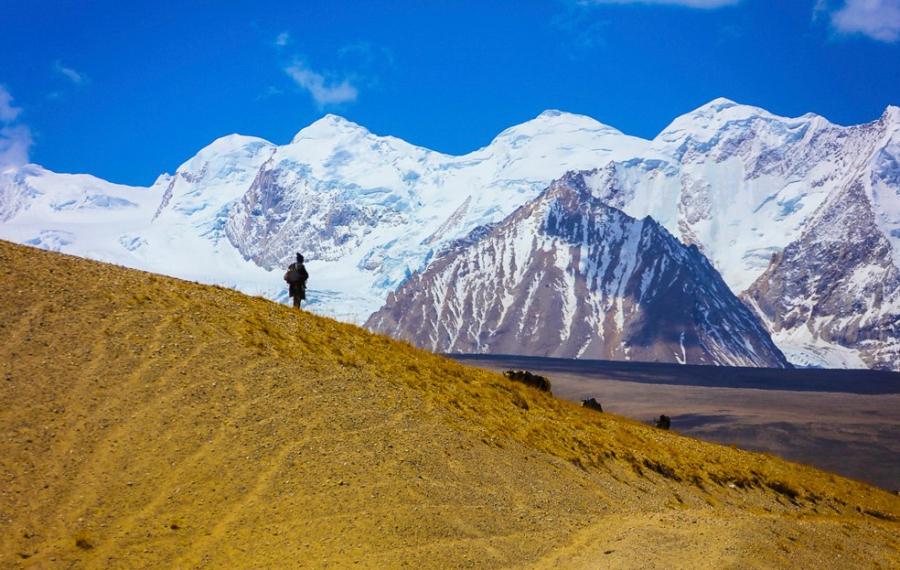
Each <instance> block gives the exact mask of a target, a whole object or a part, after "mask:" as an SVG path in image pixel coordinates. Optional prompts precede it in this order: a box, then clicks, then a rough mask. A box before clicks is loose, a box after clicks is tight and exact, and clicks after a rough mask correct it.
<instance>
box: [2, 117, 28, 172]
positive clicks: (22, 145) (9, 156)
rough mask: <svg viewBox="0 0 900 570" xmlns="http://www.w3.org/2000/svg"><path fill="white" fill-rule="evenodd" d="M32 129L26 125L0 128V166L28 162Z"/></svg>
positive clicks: (18, 164) (20, 164)
mask: <svg viewBox="0 0 900 570" xmlns="http://www.w3.org/2000/svg"><path fill="white" fill-rule="evenodd" d="M31 143H32V140H31V129H29V128H28V127H26V126H25V125H12V126H9V127H2V128H0V168H5V167H8V166H22V165H23V164H27V163H28V151H29V149H31Z"/></svg>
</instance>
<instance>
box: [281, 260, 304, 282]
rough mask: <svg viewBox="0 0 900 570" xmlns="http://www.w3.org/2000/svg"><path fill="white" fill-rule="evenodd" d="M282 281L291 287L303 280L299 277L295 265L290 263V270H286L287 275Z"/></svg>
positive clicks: (298, 271)
mask: <svg viewBox="0 0 900 570" xmlns="http://www.w3.org/2000/svg"><path fill="white" fill-rule="evenodd" d="M284 280H285V281H287V282H288V283H289V284H291V285H293V284H294V283H300V281H302V280H303V277H302V276H301V275H300V270H299V269H297V265H296V264H294V263H292V264H291V266H290V268H288V270H287V273H285V274H284Z"/></svg>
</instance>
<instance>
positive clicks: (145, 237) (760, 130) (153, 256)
mask: <svg viewBox="0 0 900 570" xmlns="http://www.w3.org/2000/svg"><path fill="white" fill-rule="evenodd" d="M898 125H900V111H898V109H897V108H896V107H889V108H888V109H887V110H886V111H885V113H884V115H883V116H882V117H881V118H880V119H878V120H876V121H874V122H872V123H868V124H864V125H856V126H850V127H842V126H838V125H834V124H832V123H830V122H828V121H827V120H825V119H824V118H822V117H819V116H816V115H812V114H807V115H804V116H802V117H798V118H785V117H779V116H776V115H773V114H771V113H769V112H767V111H765V110H763V109H759V108H756V107H751V106H746V105H739V104H736V103H734V102H732V101H729V100H727V99H716V100H714V101H712V102H710V103H708V104H706V105H704V106H702V107H700V108H699V109H697V110H695V111H693V112H691V113H688V114H686V115H683V116H682V117H679V118H678V119H676V120H675V121H673V123H672V124H671V125H670V126H669V127H667V128H666V129H664V130H663V132H661V133H660V135H658V136H657V137H655V138H654V139H653V140H644V139H640V138H636V137H631V136H628V135H625V134H623V133H621V132H620V131H617V130H616V129H614V128H612V127H609V126H606V125H603V124H601V123H599V122H597V121H595V120H593V119H591V118H589V117H585V116H580V115H572V114H568V113H563V112H559V111H547V112H544V113H542V114H541V115H540V116H538V117H536V118H535V119H533V120H531V121H528V122H526V123H523V124H521V125H517V126H515V127H511V128H510V129H507V130H506V131H504V132H503V133H501V134H500V135H498V136H497V137H495V139H494V140H493V141H491V143H490V144H488V145H487V146H485V147H484V148H481V149H478V150H476V151H473V152H471V153H468V154H466V155H463V156H449V155H445V154H442V153H438V152H434V151H431V150H428V149H424V148H421V147H416V146H414V145H411V144H409V143H406V142H405V141H402V140H400V139H397V138H395V137H389V136H378V135H375V134H373V133H371V132H369V131H368V130H366V129H365V128H363V127H361V126H359V125H356V124H354V123H352V122H350V121H347V120H346V119H343V118H340V117H337V116H334V115H327V116H325V117H323V118H322V119H320V120H319V121H316V122H315V123H313V124H312V125H310V126H309V127H306V128H305V129H303V130H301V131H300V132H299V133H298V134H297V136H296V137H294V139H293V140H292V141H291V142H290V143H288V144H286V145H275V144H272V143H269V142H267V141H265V140H263V139H259V138H255V137H245V136H240V135H231V136H228V137H223V138H221V139H218V140H217V141H215V142H214V143H212V144H211V145H209V146H208V147H206V148H205V149H203V150H202V151H201V152H200V153H198V154H197V155H196V156H195V157H193V158H192V159H191V160H189V161H187V162H185V163H184V164H183V165H181V166H180V167H179V168H178V169H177V170H176V172H175V173H174V174H173V175H171V176H169V175H164V176H161V177H160V178H159V180H157V182H156V183H155V184H154V185H153V186H151V187H150V188H134V187H126V186H121V185H114V184H110V183H107V182H105V181H102V180H99V179H96V178H93V177H90V176H86V175H65V174H56V173H52V172H49V171H47V170H45V169H42V168H40V167H39V166H36V165H28V166H25V167H23V168H21V169H15V170H8V171H5V172H3V173H0V237H2V238H5V239H10V240H12V241H17V242H20V243H29V244H32V245H37V246H39V247H44V248H47V249H56V250H60V251H65V252H69V253H74V254H78V255H83V256H87V257H92V258H95V259H101V260H104V261H112V262H115V263H119V264H122V265H126V266H130V267H136V268H140V269H147V270H151V271H157V272H161V273H166V274H171V275H175V276H178V277H183V278H188V279H194V280H198V281H202V282H207V283H216V284H221V285H226V286H230V287H236V288H239V289H241V290H243V291H246V292H249V293H253V294H261V295H265V296H267V297H270V298H276V299H277V298H282V299H283V298H284V295H285V293H284V289H283V287H282V283H281V281H280V271H279V269H278V268H280V267H281V266H282V265H283V264H284V263H285V262H286V261H287V259H288V258H290V257H291V256H292V254H293V252H294V251H296V250H301V251H303V252H304V253H307V257H308V259H310V260H311V262H310V270H311V274H312V275H313V279H312V281H311V283H310V287H311V290H310V308H311V309H312V310H315V311H318V312H321V313H323V314H329V315H333V316H337V317H339V318H342V319H344V320H348V321H353V322H363V321H365V320H366V319H367V318H368V316H369V315H370V314H371V313H372V312H374V311H375V310H377V309H378V308H379V307H380V306H381V305H382V304H383V303H384V301H385V299H386V298H387V295H388V293H389V292H391V291H393V290H395V289H396V288H397V287H398V286H400V285H401V284H402V283H404V281H405V280H407V279H408V278H409V277H410V276H411V275H413V274H414V273H416V272H418V271H423V270H425V269H426V268H427V267H428V265H429V263H430V262H431V260H432V259H434V257H435V256H436V255H439V254H440V252H441V251H442V250H443V249H445V248H446V247H447V246H448V245H449V244H451V243H453V242H454V240H458V239H460V238H462V237H464V236H466V235H468V234H469V233H470V232H471V231H472V230H473V229H475V228H477V227H479V226H482V225H489V224H492V223H496V222H497V221H499V220H502V219H503V218H505V217H506V216H508V215H509V214H510V213H511V212H512V211H514V210H515V209H516V208H517V207H519V206H521V205H522V204H524V203H526V202H528V201H529V200H532V199H533V198H535V197H536V196H537V195H538V194H539V193H540V192H541V191H542V190H543V189H544V188H546V187H547V185H548V184H549V183H550V182H551V181H552V180H554V179H556V178H559V177H561V176H562V175H563V174H565V173H566V172H570V171H577V172H582V173H583V174H582V175H583V176H584V177H585V181H586V184H587V185H588V186H589V187H590V188H591V189H592V193H593V194H594V195H595V196H596V197H598V198H599V199H601V200H603V201H605V202H607V203H608V204H610V205H611V206H613V207H615V208H618V209H621V210H622V211H624V212H625V213H626V214H628V215H630V216H632V217H635V218H643V217H645V216H648V215H649V216H651V217H652V218H653V219H655V220H657V221H658V222H659V223H660V224H661V225H662V226H663V227H665V228H666V229H667V230H668V231H669V232H671V233H672V234H673V235H674V236H675V237H677V238H678V239H679V240H681V241H682V242H684V243H686V244H693V245H696V246H697V247H698V248H699V249H700V251H701V252H703V253H704V254H705V255H706V256H707V257H708V258H709V259H710V261H711V262H712V264H713V265H714V266H715V267H716V269H717V270H719V271H720V272H721V273H722V276H723V278H724V279H725V281H726V283H727V284H728V285H729V287H730V288H731V289H732V291H733V292H735V293H741V292H743V291H745V290H747V291H749V290H750V289H752V286H754V283H755V282H756V281H757V280H758V279H760V278H761V276H762V275H763V274H764V273H765V272H766V270H767V268H768V266H769V263H770V261H771V260H772V258H773V255H776V254H780V253H781V252H782V251H784V250H785V249H786V248H788V247H789V246H790V245H791V244H793V243H794V242H796V241H797V240H801V236H803V235H807V236H808V235H810V232H812V230H811V229H810V228H812V226H813V225H814V222H813V221H812V220H814V218H815V216H814V215H815V213H816V212H817V211H819V210H820V208H823V207H826V204H827V203H832V200H833V199H834V198H835V197H836V196H838V195H843V194H842V192H844V191H845V189H846V188H847V187H848V186H849V185H853V184H855V183H858V184H859V185H860V188H861V192H856V193H851V194H846V195H847V196H849V198H850V199H853V200H858V201H859V204H857V205H858V206H859V208H862V210H863V211H865V212H868V214H866V215H864V216H862V217H860V218H859V219H860V220H865V223H867V224H869V225H870V226H871V228H870V229H871V231H872V232H875V233H876V234H877V236H880V238H878V239H879V240H883V241H884V243H885V244H886V246H885V247H884V248H881V249H879V251H880V252H881V254H880V255H881V257H880V258H879V260H878V261H877V262H876V264H878V265H879V266H885V267H889V266H893V267H895V268H896V267H898V266H900V253H898V252H900V194H898V193H900V166H898V164H900V159H898V157H900V145H898V142H897V140H898V134H897V133H898V129H900V127H898ZM873 235H874V234H873ZM804 243H807V244H811V243H812V242H810V241H809V240H808V239H807V240H805V241H804ZM810 257H811V256H810V255H809V254H808V252H807V254H806V255H796V256H792V257H789V259H791V260H792V261H790V263H792V264H798V263H803V262H804V261H805V260H807V259H810ZM824 261H825V262H828V260H824ZM833 262H834V263H835V264H838V265H839V264H840V261H839V260H838V259H835V260H833ZM798 270H799V269H798ZM780 273H783V270H782V271H781V272H780ZM878 278H880V277H877V276H875V274H874V273H873V274H871V275H870V277H869V279H872V280H874V279H878ZM857 279H858V280H865V279H866V278H865V277H864V276H863V274H862V273H860V274H859V276H858V277H857ZM872 283H874V281H873V282H872ZM872 286H874V285H872V284H870V285H864V286H862V288H863V289H866V288H867V287H868V288H871V287H872ZM761 289H762V288H761V286H760V287H756V290H758V291H757V293H754V295H755V296H756V297H759V296H760V295H762V292H761ZM764 289H765V290H766V291H768V292H769V293H766V294H767V295H774V294H775V293H774V292H775V291H783V290H784V288H779V287H765V288H764ZM848 291H849V290H848ZM892 294H893V293H890V292H887V293H885V295H886V296H887V297H890V296H891V295H892ZM804 295H805V294H804ZM804 295H795V296H793V297H790V298H782V299H775V298H772V299H768V300H767V301H766V302H765V303H762V304H760V305H759V306H758V307H759V308H760V310H761V311H763V312H762V313H761V315H762V316H764V317H765V318H766V319H767V320H768V322H770V323H777V322H781V323H782V324H781V325H774V324H773V325H772V326H775V327H776V328H774V329H773V331H772V332H773V333H774V334H775V337H776V339H777V341H778V343H779V345H780V347H781V348H782V349H783V350H784V351H785V352H786V353H787V354H788V356H789V357H790V358H791V359H792V360H793V361H794V362H797V363H799V364H803V365H820V366H821V365H827V366H844V367H859V366H870V365H873V366H885V365H886V364H885V363H884V359H883V358H882V357H880V356H878V357H876V356H874V352H872V351H875V352H879V353H883V350H882V349H881V348H879V346H880V344H883V343H884V342H887V341H885V340H884V338H887V337H890V334H891V333H890V332H889V331H890V330H891V329H890V326H891V325H892V323H893V321H892V319H893V318H894V317H892V316H891V315H890V314H889V311H888V313H885V314H886V315H887V316H885V317H878V316H877V315H878V314H881V313H883V312H884V311H885V310H886V309H885V308H884V307H885V306H886V305H884V304H883V303H882V304H880V305H879V304H878V303H877V302H876V301H875V300H874V299H875V298H874V297H866V298H865V299H863V301H862V305H860V304H859V302H857V301H858V300H857V299H854V298H849V297H847V298H843V299H841V300H838V299H837V298H835V299H834V300H833V301H832V302H831V304H832V305H835V304H844V305H846V306H852V307H856V308H857V309H858V310H859V311H861V313H862V314H865V315H867V316H865V320H866V322H873V323H877V322H881V323H886V324H884V325H873V326H875V327H876V329H878V330H877V331H876V332H873V333H872V334H871V335H869V336H870V337H871V338H869V337H867V338H868V340H867V343H868V344H866V345H865V347H864V346H863V345H860V344H859V343H854V341H851V340H850V336H852V335H850V336H848V335H847V334H844V333H841V334H836V333H835V334H832V333H827V332H826V330H825V329H823V328H822V326H820V324H821V323H819V324H817V323H815V322H813V321H811V320H807V321H804V320H799V319H797V318H793V317H792V318H790V319H783V318H781V317H780V316H779V315H786V314H788V313H792V312H793V313H792V314H795V315H796V314H800V313H798V312H797V311H796V309H797V308H798V307H802V306H806V305H809V304H810V303H814V302H817V301H815V300H814V299H813V298H812V297H808V296H804ZM885 295H882V298H884V297H885ZM745 298H747V297H745ZM763 305H765V306H766V307H769V309H762V307H763ZM776 307H777V309H775V308H776ZM766 310H768V311H776V310H777V314H775V313H771V314H769V313H766V312H765V311H766ZM817 311H818V312H816V315H819V316H822V315H825V314H826V313H827V310H826V308H825V307H824V306H823V307H821V308H820V309H818V310H817ZM822 311H825V312H822ZM804 314H805V313H804ZM810 314H812V313H810ZM828 314H829V315H831V317H834V318H833V319H832V320H834V319H836V318H837V317H836V314H835V313H833V312H832V313H828ZM810 318H812V317H810ZM879 319H880V320H879ZM820 320H821V319H820ZM788 324H790V326H787V325H788ZM885 326H887V327H888V328H887V329H885V328H884V327H885ZM777 327H781V328H777ZM879 327H880V328H879ZM828 330H831V329H830V328H829V329H828ZM844 332H847V331H844ZM873 335H874V336H873ZM879 339H881V340H879ZM887 365H888V366H891V365H894V366H900V363H898V362H895V363H893V364H887Z"/></svg>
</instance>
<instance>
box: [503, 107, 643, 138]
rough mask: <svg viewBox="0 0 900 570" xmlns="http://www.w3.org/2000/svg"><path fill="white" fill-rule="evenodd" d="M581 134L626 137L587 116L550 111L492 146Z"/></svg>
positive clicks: (519, 127) (515, 128)
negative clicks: (537, 138) (531, 139)
mask: <svg viewBox="0 0 900 570" xmlns="http://www.w3.org/2000/svg"><path fill="white" fill-rule="evenodd" d="M579 132H581V133H594V134H605V135H612V136H616V135H618V136H623V137H624V136H626V135H624V134H623V133H622V132H621V131H619V130H618V129H615V128H613V127H610V126H609V125H605V124H603V123H601V122H600V121H597V120H596V119H593V118H591V117H588V116H587V115H578V114H575V113H566V112H563V111H558V110H556V109H548V110H546V111H544V112H543V113H541V114H540V115H538V116H537V117H535V118H534V119H531V120H530V121H525V122H524V123H521V124H519V125H515V126H513V127H510V128H508V129H506V130H504V131H502V132H501V133H500V134H499V135H497V136H496V137H495V138H494V140H493V141H492V142H491V146H493V145H495V144H505V143H508V142H510V141H512V142H518V141H521V140H523V139H530V138H534V137H541V136H543V137H547V136H554V137H559V136H565V135H571V134H574V133H579Z"/></svg>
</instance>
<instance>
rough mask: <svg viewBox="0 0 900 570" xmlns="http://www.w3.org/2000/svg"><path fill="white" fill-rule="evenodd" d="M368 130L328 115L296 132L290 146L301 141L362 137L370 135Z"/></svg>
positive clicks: (347, 120) (338, 116)
mask: <svg viewBox="0 0 900 570" xmlns="http://www.w3.org/2000/svg"><path fill="white" fill-rule="evenodd" d="M370 134H371V133H370V132H369V130H368V129H366V128H365V127H363V126H361V125H358V124H356V123H354V122H353V121H351V120H349V119H346V118H344V117H341V116H340V115H334V114H331V113H328V114H327V115H325V116H324V117H322V118H321V119H318V120H316V121H314V122H313V123H311V124H310V125H309V126H307V127H304V128H303V129H301V130H300V132H298V133H297V134H296V135H295V136H294V138H293V139H292V140H291V144H294V143H298V142H300V141H303V140H321V139H332V138H346V137H364V136H366V135H370Z"/></svg>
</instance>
